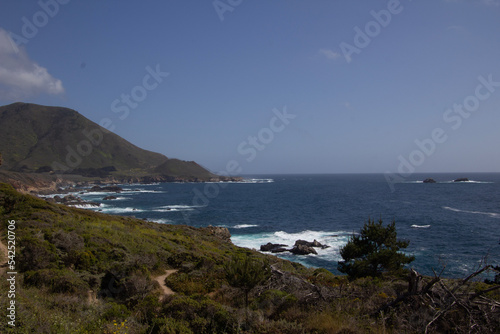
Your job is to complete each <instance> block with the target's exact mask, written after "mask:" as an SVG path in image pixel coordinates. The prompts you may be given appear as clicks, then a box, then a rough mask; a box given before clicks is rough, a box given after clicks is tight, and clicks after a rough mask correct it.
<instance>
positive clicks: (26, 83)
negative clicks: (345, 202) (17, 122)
mask: <svg viewBox="0 0 500 334" xmlns="http://www.w3.org/2000/svg"><path fill="white" fill-rule="evenodd" d="M499 65H500V0H420V1H417V0H414V1H411V0H400V1H398V0H388V1H373V0H359V1H347V0H344V1H341V0H338V1H333V0H332V1H325V0H321V1H320V0H311V1H305V0H302V1H299V0H275V1H264V0H260V1H259V0H252V1H250V0H215V1H213V0H206V1H194V0H193V1H181V0H177V1H174V0H170V1H147V2H139V1H123V0H122V1H118V0H108V1H96V0H89V1H77V0H71V1H70V0H41V1H24V0H23V1H5V0H4V1H2V2H1V3H0V105H6V104H10V103H13V102H18V101H21V102H27V103H37V104H43V105H51V106H62V107H67V108H71V109H74V110H77V111H78V112H80V113H81V114H83V115H84V116H85V117H87V118H89V119H90V120H92V121H94V122H96V123H99V124H101V125H103V126H104V127H106V128H108V129H110V130H112V131H113V132H115V133H116V134H118V135H120V136H122V137H123V138H125V139H126V140H128V141H130V142H132V143H133V144H135V145H137V146H139V147H141V148H144V149H147V150H151V151H155V152H160V153H162V154H165V155H166V156H168V157H171V158H178V159H182V160H194V161H196V162H198V163H200V164H201V165H203V166H204V167H206V168H208V169H210V170H211V171H213V172H217V173H220V172H223V173H224V172H226V173H229V174H260V173H385V174H386V175H391V176H394V177H403V178H406V177H409V176H410V175H412V174H413V173H432V172H500V151H499V147H500V145H499V144H500V131H499V129H500V66H499Z"/></svg>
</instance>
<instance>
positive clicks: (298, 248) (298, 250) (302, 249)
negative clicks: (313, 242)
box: [290, 244, 318, 255]
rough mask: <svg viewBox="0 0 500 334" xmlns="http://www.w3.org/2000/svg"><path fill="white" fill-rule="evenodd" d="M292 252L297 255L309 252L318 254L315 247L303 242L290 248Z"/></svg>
mask: <svg viewBox="0 0 500 334" xmlns="http://www.w3.org/2000/svg"><path fill="white" fill-rule="evenodd" d="M290 253H292V254H295V255H308V254H318V252H316V250H315V249H314V248H313V247H309V246H306V245H302V244H299V245H297V244H295V246H293V248H292V249H291V250H290Z"/></svg>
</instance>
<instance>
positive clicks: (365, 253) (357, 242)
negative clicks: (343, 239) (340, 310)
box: [338, 219, 415, 279]
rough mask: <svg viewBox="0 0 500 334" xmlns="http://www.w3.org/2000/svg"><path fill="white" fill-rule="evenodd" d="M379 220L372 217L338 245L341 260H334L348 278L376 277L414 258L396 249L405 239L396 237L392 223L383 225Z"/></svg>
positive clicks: (398, 268)
mask: <svg viewBox="0 0 500 334" xmlns="http://www.w3.org/2000/svg"><path fill="white" fill-rule="evenodd" d="M382 224H383V222H382V219H380V220H379V221H378V222H377V223H375V222H374V221H373V220H371V221H370V219H368V222H367V223H366V224H365V225H364V227H363V228H362V229H361V231H360V234H358V235H353V236H352V237H351V238H350V240H349V241H348V242H347V244H346V245H345V246H344V247H342V248H341V250H340V255H341V256H342V258H343V259H344V261H340V262H339V263H338V270H339V271H340V272H342V273H346V274H347V275H349V278H351V279H353V278H358V277H366V276H372V277H377V276H380V275H381V274H382V273H383V272H396V271H398V270H400V269H401V268H402V267H403V266H404V265H405V264H408V263H410V262H412V261H413V260H414V259H415V257H414V256H407V255H404V254H402V253H400V252H399V250H400V249H402V248H406V247H408V245H409V243H410V242H409V241H406V240H404V241H402V240H398V239H397V234H396V222H395V221H393V222H392V223H390V224H389V225H387V227H384V226H383V225H382Z"/></svg>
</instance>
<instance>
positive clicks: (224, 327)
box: [162, 295, 238, 334]
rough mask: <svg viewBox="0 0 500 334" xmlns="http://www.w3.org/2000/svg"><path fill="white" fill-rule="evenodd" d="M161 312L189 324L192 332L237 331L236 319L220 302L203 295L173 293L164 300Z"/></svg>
mask: <svg viewBox="0 0 500 334" xmlns="http://www.w3.org/2000/svg"><path fill="white" fill-rule="evenodd" d="M162 314H163V315H164V316H165V317H167V318H174V319H176V321H177V322H179V321H180V322H181V323H183V324H189V328H190V330H192V331H193V332H194V333H221V334H223V333H237V328H238V326H237V321H236V319H235V317H234V316H233V315H232V314H231V313H229V311H227V310H226V309H225V308H224V307H223V306H222V305H221V304H219V303H217V302H215V301H213V300H211V299H209V298H208V297H205V296H193V297H187V296H180V295H174V296H172V297H170V299H169V300H167V301H166V303H165V306H164V308H163V310H162Z"/></svg>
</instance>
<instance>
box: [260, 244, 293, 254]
mask: <svg viewBox="0 0 500 334" xmlns="http://www.w3.org/2000/svg"><path fill="white" fill-rule="evenodd" d="M285 247H288V245H284V244H273V243H271V242H268V243H267V244H265V245H262V246H260V251H261V252H271V253H281V252H286V251H288V249H286V248H285Z"/></svg>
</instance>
